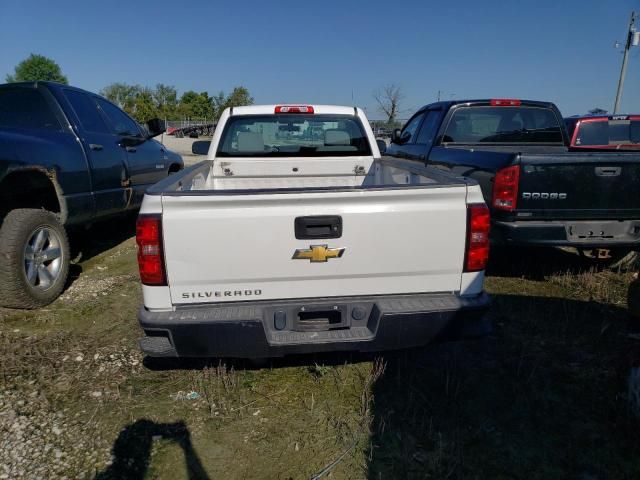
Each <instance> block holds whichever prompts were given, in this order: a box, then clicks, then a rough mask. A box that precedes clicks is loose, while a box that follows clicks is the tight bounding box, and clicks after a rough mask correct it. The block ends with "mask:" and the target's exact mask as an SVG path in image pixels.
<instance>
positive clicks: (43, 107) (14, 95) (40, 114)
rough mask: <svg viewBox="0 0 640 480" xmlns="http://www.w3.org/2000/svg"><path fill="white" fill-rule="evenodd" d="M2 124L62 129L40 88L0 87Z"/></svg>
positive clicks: (11, 126) (0, 119) (13, 126)
mask: <svg viewBox="0 0 640 480" xmlns="http://www.w3.org/2000/svg"><path fill="white" fill-rule="evenodd" d="M0 126H2V127H10V128H27V129H41V130H60V128H61V127H60V122H58V119H57V118H56V116H55V114H54V113H53V111H52V110H51V107H50V106H49V104H48V103H47V101H46V100H45V98H44V97H43V96H42V93H40V92H39V91H38V90H35V89H32V88H6V89H5V88H3V89H0Z"/></svg>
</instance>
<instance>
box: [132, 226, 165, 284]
mask: <svg viewBox="0 0 640 480" xmlns="http://www.w3.org/2000/svg"><path fill="white" fill-rule="evenodd" d="M136 243H137V244H138V268H139V270H140V280H141V281H142V283H143V284H144V285H153V286H162V285H166V284H167V277H166V275H165V271H164V255H163V254H162V220H161V219H160V216H159V215H140V216H139V217H138V221H137V222H136Z"/></svg>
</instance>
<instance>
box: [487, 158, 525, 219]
mask: <svg viewBox="0 0 640 480" xmlns="http://www.w3.org/2000/svg"><path fill="white" fill-rule="evenodd" d="M519 182H520V165H514V166H512V167H506V168H502V169H500V170H498V171H497V172H496V176H495V178H494V179H493V198H492V200H491V205H493V208H497V209H498V210H506V211H507V212H512V211H513V210H515V208H516V203H517V201H518V183H519Z"/></svg>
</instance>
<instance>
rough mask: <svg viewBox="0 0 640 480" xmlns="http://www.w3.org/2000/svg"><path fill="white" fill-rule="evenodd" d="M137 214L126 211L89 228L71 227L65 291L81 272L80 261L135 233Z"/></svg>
mask: <svg viewBox="0 0 640 480" xmlns="http://www.w3.org/2000/svg"><path fill="white" fill-rule="evenodd" d="M136 218H137V214H133V213H127V214H125V215H119V216H117V217H115V218H111V219H108V220H103V221H100V222H97V223H95V224H93V225H92V226H91V227H89V228H86V229H85V228H73V229H70V231H69V244H70V248H71V258H72V259H73V260H72V262H73V263H72V264H71V265H69V276H68V278H67V283H66V285H65V287H64V290H65V291H66V290H67V289H68V288H69V287H70V286H71V285H73V282H75V281H76V280H77V279H78V278H79V277H80V275H81V274H82V263H83V262H86V261H87V260H90V259H92V258H93V257H95V256H97V255H100V254H101V253H103V252H106V251H107V250H109V249H111V248H113V247H115V246H117V245H120V244H121V243H122V242H124V241H125V240H127V239H129V238H131V237H133V236H134V235H135V234H136Z"/></svg>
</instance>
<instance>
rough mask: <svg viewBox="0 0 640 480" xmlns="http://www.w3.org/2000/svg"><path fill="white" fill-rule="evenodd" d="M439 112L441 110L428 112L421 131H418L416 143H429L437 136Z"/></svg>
mask: <svg viewBox="0 0 640 480" xmlns="http://www.w3.org/2000/svg"><path fill="white" fill-rule="evenodd" d="M438 113H439V112H437V111H434V110H431V111H429V112H427V116H426V118H425V119H424V122H422V126H421V127H420V131H419V132H418V138H417V139H416V143H419V144H422V145H429V144H430V143H431V142H433V137H435V136H436V131H437V130H438Z"/></svg>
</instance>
